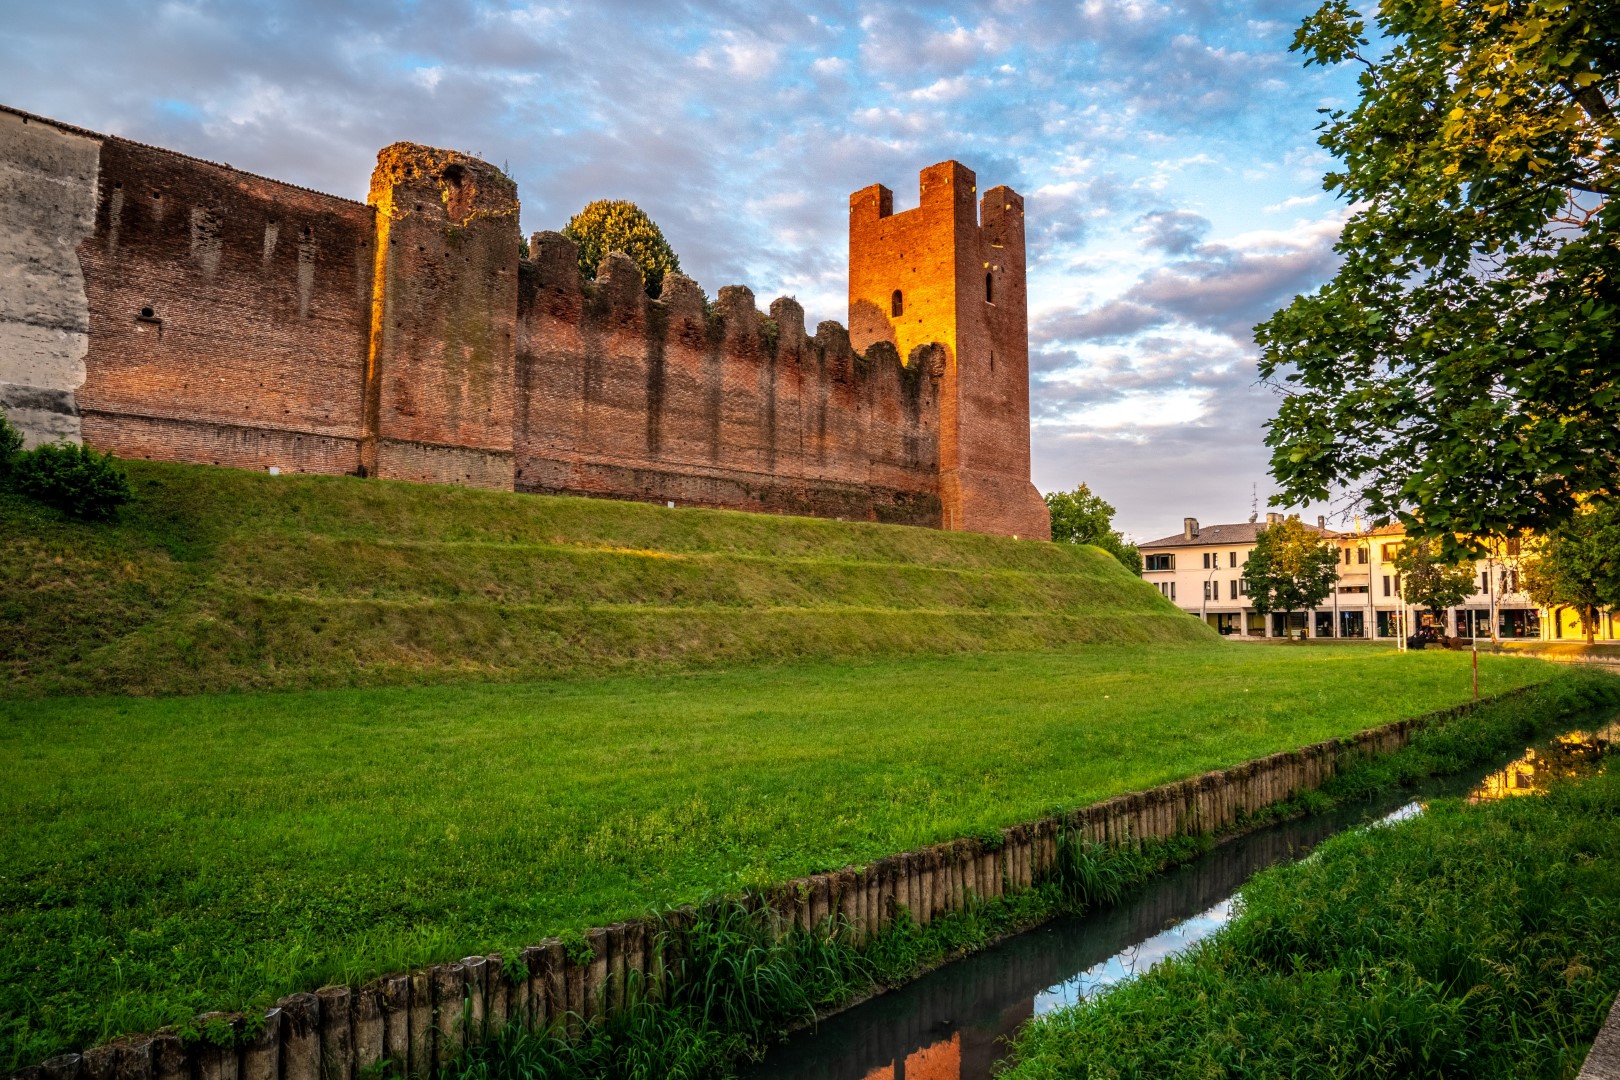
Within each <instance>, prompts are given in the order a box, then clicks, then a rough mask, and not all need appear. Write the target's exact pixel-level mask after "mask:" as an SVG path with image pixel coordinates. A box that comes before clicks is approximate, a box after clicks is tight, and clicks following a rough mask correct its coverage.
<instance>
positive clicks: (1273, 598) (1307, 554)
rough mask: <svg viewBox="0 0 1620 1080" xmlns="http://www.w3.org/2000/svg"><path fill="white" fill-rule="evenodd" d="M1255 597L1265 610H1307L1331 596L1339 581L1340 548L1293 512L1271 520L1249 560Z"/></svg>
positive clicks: (1252, 596) (1248, 576) (1246, 575)
mask: <svg viewBox="0 0 1620 1080" xmlns="http://www.w3.org/2000/svg"><path fill="white" fill-rule="evenodd" d="M1243 577H1244V579H1245V580H1246V581H1248V583H1249V598H1250V600H1251V601H1252V602H1253V604H1254V610H1256V611H1258V612H1259V613H1260V614H1262V615H1267V614H1270V613H1271V612H1273V611H1281V612H1285V613H1290V614H1291V613H1293V612H1295V611H1307V610H1309V609H1310V608H1313V607H1315V606H1316V605H1317V604H1320V603H1321V602H1322V601H1323V600H1326V599H1327V597H1328V594H1329V593H1331V592H1332V591H1333V587H1334V585H1336V584H1337V583H1338V580H1339V549H1338V548H1337V547H1335V546H1334V545H1332V544H1328V543H1324V542H1323V540H1322V537H1321V535H1320V534H1319V533H1316V532H1313V531H1312V530H1311V528H1310V527H1309V526H1307V525H1305V524H1304V523H1303V522H1301V521H1300V520H1299V518H1298V517H1297V516H1293V517H1288V518H1285V519H1284V520H1282V521H1280V522H1278V523H1277V524H1275V525H1267V526H1266V527H1265V528H1264V529H1262V530H1261V531H1260V535H1259V536H1258V537H1256V538H1255V541H1254V549H1253V550H1252V551H1250V552H1249V557H1248V559H1247V560H1246V561H1245V562H1244V564H1243Z"/></svg>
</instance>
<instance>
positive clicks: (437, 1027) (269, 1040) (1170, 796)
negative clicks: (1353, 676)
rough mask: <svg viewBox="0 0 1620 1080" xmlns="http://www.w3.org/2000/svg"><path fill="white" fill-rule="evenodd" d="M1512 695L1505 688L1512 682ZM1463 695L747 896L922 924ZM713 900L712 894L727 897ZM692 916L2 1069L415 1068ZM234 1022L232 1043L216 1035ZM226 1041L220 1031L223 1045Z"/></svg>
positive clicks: (1259, 803) (1367, 752)
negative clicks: (1082, 849) (985, 834)
mask: <svg viewBox="0 0 1620 1080" xmlns="http://www.w3.org/2000/svg"><path fill="white" fill-rule="evenodd" d="M1520 692H1522V691H1514V692H1512V693H1511V694H1509V695H1502V696H1501V697H1498V698H1496V699H1493V700H1502V697H1507V696H1513V695H1516V694H1517V693H1520ZM1473 707H1474V705H1473V704H1469V705H1462V706H1458V707H1456V708H1453V709H1447V710H1444V711H1441V712H1436V713H1431V714H1428V715H1426V716H1421V717H1416V718H1413V719H1410V720H1402V721H1399V722H1396V723H1393V724H1387V725H1385V726H1383V727H1379V728H1374V729H1372V730H1370V731H1364V732H1362V733H1361V734H1359V735H1355V736H1352V737H1350V738H1346V739H1330V740H1328V741H1327V742H1320V743H1316V744H1314V745H1312V746H1307V747H1304V748H1303V749H1300V750H1292V751H1285V752H1282V753H1277V754H1272V755H1271V756H1269V757H1265V758H1260V759H1257V760H1254V761H1248V762H1245V763H1243V764H1241V765H1236V766H1233V767H1232V768H1230V769H1225V770H1222V771H1218V772H1208V773H1205V774H1203V775H1202V776H1197V777H1192V778H1190V779H1186V780H1179V781H1176V782H1175V783H1170V784H1162V785H1160V786H1159V787H1156V788H1153V789H1151V790H1148V791H1138V792H1133V793H1131V794H1127V795H1116V796H1115V797H1113V798H1111V799H1107V800H1104V801H1103V802H1099V803H1094V804H1092V805H1091V806H1086V807H1081V808H1079V809H1077V810H1073V811H1070V812H1068V813H1066V814H1063V815H1060V816H1052V817H1047V818H1042V819H1040V820H1038V821H1033V822H1028V823H1025V824H1022V825H1014V826H1012V827H1010V828H1006V829H1003V830H1001V834H1000V836H999V837H998V838H995V837H993V838H990V839H983V838H973V839H959V840H949V841H946V842H944V843H940V844H934V845H932V846H931V847H926V848H923V849H922V850H920V851H910V852H905V853H902V854H899V855H892V856H888V857H886V858H882V859H878V860H877V861H875V862H873V863H870V864H868V865H866V866H864V867H846V868H844V869H842V870H835V871H830V872H828V873H824V874H816V875H813V876H811V877H807V878H800V879H798V880H795V881H789V882H787V883H785V884H783V885H779V886H777V887H775V888H773V889H770V890H768V891H766V892H764V893H760V894H749V895H747V896H745V897H744V898H743V900H744V902H745V903H748V904H750V905H763V906H765V907H768V908H769V909H770V910H771V911H772V912H773V915H774V923H775V925H777V926H778V927H780V928H781V929H782V930H784V931H788V930H792V929H795V928H796V929H798V930H802V931H811V930H816V931H818V932H826V933H838V934H849V935H852V936H853V939H854V941H855V942H856V943H857V944H859V943H861V942H865V941H868V940H870V939H871V938H872V937H873V936H875V935H877V934H881V933H882V932H883V931H885V930H886V929H888V928H889V927H890V926H892V925H893V922H894V919H895V916H896V914H897V913H898V912H899V911H900V910H901V909H902V908H903V909H905V910H906V911H907V912H908V913H909V914H910V916H911V918H912V920H913V921H914V922H916V923H919V924H922V925H926V924H928V923H929V922H931V921H932V920H934V919H936V918H938V917H940V916H942V915H947V914H950V913H952V912H956V911H961V910H962V909H963V908H964V907H966V906H967V905H968V904H969V903H970V902H971V901H972V900H973V899H974V898H983V899H993V898H995V897H999V896H1003V895H1007V894H1011V893H1017V892H1021V891H1023V890H1025V889H1028V888H1030V887H1032V886H1033V885H1035V884H1038V883H1039V882H1041V881H1042V880H1043V879H1044V878H1045V877H1046V876H1047V875H1048V874H1049V873H1050V872H1051V869H1052V867H1053V865H1054V864H1055V862H1056V860H1057V850H1058V838H1059V835H1060V834H1061V833H1062V832H1064V831H1065V830H1073V832H1074V834H1076V835H1077V836H1079V837H1080V838H1083V839H1084V840H1087V841H1090V842H1092V843H1096V844H1106V845H1120V846H1124V845H1131V846H1135V845H1140V844H1141V843H1143V842H1144V841H1149V840H1167V839H1171V838H1174V837H1177V836H1184V835H1197V834H1209V833H1217V832H1225V831H1229V830H1232V829H1234V828H1240V827H1241V826H1242V825H1243V823H1244V822H1245V820H1246V819H1247V818H1249V817H1251V816H1253V815H1255V814H1257V813H1258V812H1259V811H1261V810H1263V809H1265V808H1266V807H1268V806H1272V805H1275V804H1277V803H1280V802H1286V801H1287V800H1289V799H1291V798H1293V797H1295V796H1296V795H1298V794H1300V793H1301V792H1304V791H1309V790H1313V789H1315V788H1317V787H1320V786H1321V785H1322V783H1323V782H1324V781H1326V780H1327V779H1328V778H1329V777H1331V776H1333V775H1334V774H1335V773H1337V772H1338V771H1339V770H1341V769H1343V768H1344V767H1345V766H1346V765H1348V764H1350V763H1353V762H1356V761H1359V760H1362V759H1365V758H1370V757H1374V756H1377V755H1379V754H1385V753H1389V752H1391V751H1394V750H1398V749H1400V748H1401V747H1403V746H1405V745H1406V744H1407V743H1408V742H1409V741H1410V739H1411V737H1412V734H1413V732H1415V731H1417V730H1419V729H1420V728H1422V727H1425V726H1427V725H1429V724H1432V723H1436V722H1439V721H1442V720H1445V719H1449V718H1452V717H1454V716H1458V715H1461V714H1463V713H1465V712H1468V711H1470V710H1471V709H1472V708H1473ZM726 902H727V901H725V900H715V901H711V904H714V905H719V904H722V903H726ZM697 914H698V912H697V911H695V910H693V909H691V908H683V909H678V910H676V911H672V912H669V913H666V914H664V915H661V916H649V917H646V918H643V919H639V920H633V921H629V922H622V923H616V924H614V925H612V926H607V927H600V928H596V929H593V930H589V931H587V932H586V933H585V935H584V942H585V948H583V949H582V948H579V947H578V946H577V945H576V947H575V948H574V950H573V951H572V952H570V950H568V949H567V948H565V947H564V944H563V942H562V941H561V940H560V939H557V938H552V939H550V940H547V941H543V942H541V943H540V944H538V945H534V946H530V947H529V948H526V949H523V950H522V951H521V954H520V955H519V956H517V957H514V958H513V959H514V960H517V961H521V963H512V964H510V965H509V964H508V963H507V962H506V958H505V957H502V956H500V955H490V956H469V957H466V958H464V959H462V960H458V961H455V962H453V963H447V964H437V965H434V966H432V967H429V968H426V969H423V970H418V971H412V972H409V973H403V974H395V975H387V976H384V977H382V978H381V979H378V980H376V981H374V982H371V983H368V984H367V985H365V986H361V987H349V986H327V987H323V988H321V989H320V990H318V991H316V992H314V993H300V994H292V995H289V996H288V997H285V998H283V999H282V1000H281V1001H279V1002H278V1003H277V1004H276V1005H275V1006H274V1007H272V1008H270V1009H268V1010H267V1011H266V1012H265V1013H264V1014H263V1015H261V1016H253V1017H246V1016H242V1015H238V1014H227V1013H209V1014H206V1015H204V1016H200V1017H198V1018H197V1023H196V1025H195V1026H196V1027H197V1029H198V1030H199V1031H202V1032H206V1033H211V1035H212V1038H209V1037H202V1038H191V1039H182V1038H181V1037H180V1036H179V1035H177V1034H175V1033H173V1032H159V1033H157V1034H155V1035H137V1036H130V1037H125V1038H121V1039H118V1040H115V1041H114V1042H111V1043H108V1044H105V1045H102V1046H98V1047H95V1048H93V1049H90V1050H86V1051H85V1052H83V1053H82V1054H62V1055H59V1056H57V1057H54V1058H51V1059H50V1060H48V1061H46V1062H44V1063H43V1064H40V1065H37V1066H31V1067H29V1068H25V1069H22V1070H20V1071H18V1072H16V1073H14V1074H12V1076H13V1078H14V1080H359V1077H360V1076H361V1075H362V1074H364V1073H366V1072H368V1071H373V1072H374V1071H375V1070H376V1069H377V1067H378V1066H379V1065H380V1064H382V1063H383V1062H385V1061H386V1062H390V1063H392V1069H391V1071H392V1072H394V1073H395V1074H397V1075H401V1076H409V1077H427V1076H432V1075H435V1074H437V1073H439V1072H440V1071H442V1070H443V1069H444V1068H445V1067H446V1066H447V1065H449V1064H450V1062H452V1061H453V1060H454V1059H455V1058H456V1057H457V1056H458V1055H460V1054H461V1053H462V1052H463V1051H464V1050H466V1049H467V1048H469V1047H473V1046H477V1045H479V1044H481V1043H483V1042H485V1041H487V1040H490V1039H493V1038H494V1037H496V1036H497V1035H499V1034H500V1033H501V1032H502V1031H504V1030H505V1029H506V1028H507V1027H509V1026H512V1025H517V1026H519V1027H521V1028H524V1029H526V1030H529V1031H535V1032H538V1031H544V1030H548V1029H551V1030H558V1031H561V1032H566V1033H567V1034H568V1035H569V1036H572V1037H577V1036H578V1035H579V1034H580V1033H581V1032H582V1031H583V1030H584V1029H585V1028H586V1026H588V1025H590V1024H594V1023H598V1022H600V1020H601V1019H602V1018H603V1017H604V1016H606V1015H607V1014H609V1013H612V1012H615V1011H617V1010H619V1009H622V1008H624V1007H625V1006H626V1005H628V1004H630V1003H633V1002H635V1001H637V1000H642V999H646V1000H652V1001H657V1000H658V999H659V998H660V997H661V996H662V995H663V994H665V993H667V992H668V989H669V983H670V979H671V978H672V977H673V975H674V973H676V972H678V971H679V970H680V965H679V961H680V957H681V955H682V948H683V940H684V934H685V931H686V930H687V928H688V927H690V926H691V924H692V922H693V920H694V919H695V918H696V916H697ZM226 1032H229V1033H230V1037H229V1038H228V1039H221V1038H220V1036H221V1035H223V1034H224V1033H226ZM221 1042H228V1043H229V1044H230V1045H220V1043H221Z"/></svg>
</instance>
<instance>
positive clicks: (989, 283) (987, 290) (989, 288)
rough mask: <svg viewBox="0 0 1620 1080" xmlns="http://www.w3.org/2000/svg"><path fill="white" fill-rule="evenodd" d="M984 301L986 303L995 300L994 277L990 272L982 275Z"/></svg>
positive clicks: (991, 302)
mask: <svg viewBox="0 0 1620 1080" xmlns="http://www.w3.org/2000/svg"><path fill="white" fill-rule="evenodd" d="M984 302H985V303H987V304H993V303H995V302H996V279H995V278H994V277H993V276H992V275H990V274H986V275H984Z"/></svg>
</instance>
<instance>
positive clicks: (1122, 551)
mask: <svg viewBox="0 0 1620 1080" xmlns="http://www.w3.org/2000/svg"><path fill="white" fill-rule="evenodd" d="M1045 499H1046V508H1047V510H1049V511H1050V512H1051V514H1052V539H1053V540H1055V541H1057V542H1058V543H1060V544H1095V545H1096V546H1097V547H1100V548H1102V549H1103V550H1104V551H1106V552H1108V554H1110V555H1112V556H1113V557H1114V558H1116V559H1118V560H1119V561H1120V564H1121V565H1123V566H1124V567H1125V568H1126V569H1127V570H1129V571H1130V572H1131V573H1133V574H1137V575H1140V574H1141V573H1142V554H1141V552H1139V551H1138V550H1137V549H1136V545H1135V544H1133V543H1131V542H1130V541H1128V540H1126V539H1125V536H1124V534H1123V533H1121V532H1119V531H1118V530H1117V529H1115V528H1114V508H1113V506H1112V505H1111V504H1110V503H1108V502H1107V500H1105V499H1104V498H1103V497H1102V496H1101V495H1097V494H1095V493H1093V492H1092V490H1091V488H1090V487H1089V486H1088V485H1086V484H1081V485H1080V486H1079V487H1077V488H1075V489H1074V490H1073V491H1054V492H1051V493H1049V494H1047V495H1046V496H1045Z"/></svg>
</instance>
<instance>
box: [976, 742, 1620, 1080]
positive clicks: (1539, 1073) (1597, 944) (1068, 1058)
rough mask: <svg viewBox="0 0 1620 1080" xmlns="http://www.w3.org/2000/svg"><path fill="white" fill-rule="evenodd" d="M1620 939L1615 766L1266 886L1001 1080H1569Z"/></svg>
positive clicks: (1069, 1014)
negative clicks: (1204, 937) (1219, 927)
mask: <svg viewBox="0 0 1620 1080" xmlns="http://www.w3.org/2000/svg"><path fill="white" fill-rule="evenodd" d="M1616 926H1620V772H1615V771H1612V770H1611V771H1610V772H1609V773H1607V774H1603V775H1600V776H1598V777H1596V778H1593V779H1590V780H1587V781H1584V782H1581V783H1569V784H1565V785H1562V786H1557V787H1555V788H1554V790H1553V791H1552V792H1551V793H1550V794H1548V795H1547V796H1545V797H1540V798H1519V799H1507V800H1504V801H1501V802H1495V803H1483V804H1474V805H1470V804H1468V803H1466V802H1465V801H1463V800H1460V799H1447V800H1440V801H1436V802H1433V803H1431V804H1430V806H1429V809H1428V812H1427V813H1426V814H1424V815H1422V816H1421V817H1418V818H1414V819H1410V820H1407V821H1405V822H1402V823H1400V824H1398V825H1385V826H1378V827H1375V828H1371V829H1365V830H1359V831H1357V832H1353V833H1349V834H1345V835H1342V836H1340V837H1337V838H1335V839H1333V840H1330V841H1328V842H1326V843H1325V844H1323V845H1322V846H1321V847H1320V848H1318V849H1317V851H1316V853H1315V854H1314V855H1313V856H1312V857H1311V858H1310V859H1307V860H1306V861H1304V862H1302V863H1297V864H1295V865H1293V866H1288V867H1282V868H1278V869H1275V870H1271V871H1268V872H1266V873H1264V874H1262V875H1260V876H1259V877H1257V878H1256V879H1255V880H1254V881H1253V882H1252V883H1251V884H1249V885H1248V886H1246V887H1245V888H1244V890H1243V893H1242V913H1241V915H1240V916H1239V917H1238V919H1237V920H1236V921H1234V922H1233V923H1232V924H1231V926H1230V927H1228V928H1227V929H1226V930H1224V931H1223V932H1222V933H1220V934H1219V935H1217V936H1216V937H1215V938H1213V939H1211V940H1210V941H1208V942H1206V943H1204V944H1203V945H1200V946H1198V947H1197V948H1195V949H1194V950H1192V951H1191V952H1189V953H1188V954H1186V955H1185V956H1182V957H1180V958H1176V959H1173V960H1170V961H1167V962H1165V963H1163V964H1161V965H1159V966H1158V967H1156V968H1154V969H1153V970H1152V971H1151V972H1149V973H1148V974H1146V975H1144V976H1142V977H1141V978H1139V979H1136V980H1134V981H1132V982H1130V983H1127V984H1125V985H1123V986H1121V987H1119V988H1117V989H1115V990H1114V991H1112V992H1110V993H1107V994H1104V995H1102V996H1100V997H1099V998H1097V999H1095V1000H1094V1001H1092V1002H1089V1003H1085V1004H1082V1005H1080V1006H1078V1007H1075V1008H1072V1009H1066V1010H1063V1011H1060V1012H1057V1013H1054V1014H1052V1015H1050V1016H1047V1017H1044V1018H1042V1019H1040V1020H1037V1021H1035V1022H1033V1023H1032V1024H1030V1025H1029V1026H1028V1027H1026V1028H1025V1029H1024V1031H1023V1033H1022V1034H1021V1035H1020V1036H1019V1038H1018V1040H1017V1043H1016V1046H1015V1062H1016V1064H1015V1066H1014V1067H1013V1068H1011V1069H1010V1070H1009V1071H1008V1072H1007V1073H1006V1074H1005V1076H1006V1077H1007V1078H1008V1080H1045V1078H1048V1077H1063V1078H1077V1077H1081V1078H1098V1080H1102V1078H1110V1080H1112V1078H1118V1077H1157V1076H1196V1077H1210V1078H1216V1077H1221V1078H1240V1077H1284V1076H1286V1077H1380V1078H1383V1077H1442V1076H1456V1077H1471V1078H1498V1077H1499V1078H1503V1080H1506V1078H1510V1077H1513V1078H1518V1077H1549V1078H1550V1077H1569V1076H1572V1075H1574V1072H1575V1070H1576V1068H1577V1067H1578V1065H1579V1062H1580V1060H1581V1058H1582V1056H1583V1055H1584V1053H1585V1049H1586V1046H1587V1045H1588V1044H1589V1043H1590V1041H1591V1039H1592V1037H1593V1036H1594V1034H1595V1033H1596V1031H1597V1029H1598V1027H1599V1025H1600V1024H1601V1023H1602V1019H1603V1017H1604V1015H1605V1014H1606V1012H1607V1009H1608V1006H1609V1003H1610V1001H1611V1000H1612V999H1613V997H1614V995H1615V992H1616V990H1617V989H1620V937H1617V936H1616V935H1615V933H1614V928H1615V927H1616Z"/></svg>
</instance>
